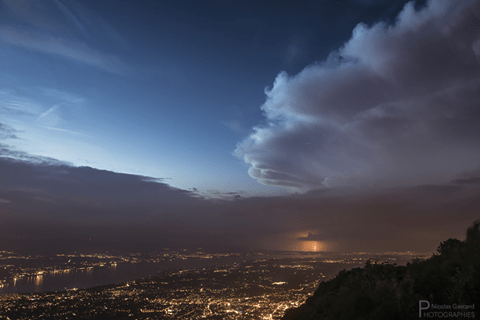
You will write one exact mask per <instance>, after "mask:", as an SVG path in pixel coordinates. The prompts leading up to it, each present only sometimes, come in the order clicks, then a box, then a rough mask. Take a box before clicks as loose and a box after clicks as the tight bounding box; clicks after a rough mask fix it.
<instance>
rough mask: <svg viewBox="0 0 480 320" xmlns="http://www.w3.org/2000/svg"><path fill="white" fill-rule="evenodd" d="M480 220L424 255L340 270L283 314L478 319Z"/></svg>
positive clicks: (298, 318) (289, 318)
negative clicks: (462, 235) (405, 261)
mask: <svg viewBox="0 0 480 320" xmlns="http://www.w3.org/2000/svg"><path fill="white" fill-rule="evenodd" d="M479 226H480V220H477V221H475V222H474V223H473V224H472V226H471V227H469V228H468V230H467V235H466V239H465V241H460V240H457V239H452V238H450V239H448V240H446V241H444V242H442V243H441V244H440V245H439V246H438V249H437V252H436V253H435V254H434V255H433V256H432V257H431V258H429V259H427V260H424V261H419V260H414V261H413V262H412V263H408V264H407V265H406V266H397V265H395V264H382V263H376V261H373V260H369V261H368V262H367V264H366V265H365V267H364V268H355V269H352V270H350V271H345V270H343V271H341V272H340V273H339V274H338V275H337V276H336V277H335V278H333V279H331V280H329V281H326V282H322V283H320V285H319V287H318V289H317V290H316V291H315V293H314V294H313V296H312V297H310V298H309V299H307V301H306V302H305V303H304V304H303V305H301V306H300V307H298V308H295V309H289V310H287V312H286V313H285V315H284V317H283V318H282V320H355V319H358V320H361V319H365V320H366V319H368V320H377V319H382V320H384V319H389V320H403V319H423V318H425V319H441V318H443V319H479V318H480V304H479V302H480V229H479ZM475 303H477V305H475Z"/></svg>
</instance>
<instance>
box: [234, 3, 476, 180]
mask: <svg viewBox="0 0 480 320" xmlns="http://www.w3.org/2000/svg"><path fill="white" fill-rule="evenodd" d="M478 16H480V6H479V5H478V2H476V1H463V2H461V3H452V2H451V1H446V0H432V1H430V2H429V3H428V5H427V6H426V7H425V8H423V9H422V10H420V11H416V10H415V9H414V5H413V2H411V3H408V4H407V5H406V6H405V7H404V9H403V10H402V12H401V13H400V14H399V15H398V17H397V20H396V22H395V24H393V25H387V24H385V23H378V24H375V25H373V26H371V27H368V26H366V25H364V24H358V25H357V27H356V28H355V29H354V30H353V33H352V37H351V38H350V40H349V41H347V42H346V43H345V44H344V45H343V46H342V47H341V48H340V49H339V50H337V51H335V52H332V53H331V54H330V56H329V58H328V59H327V60H326V61H324V62H322V63H317V64H314V65H311V66H309V67H307V68H305V69H304V70H303V71H302V72H300V73H299V74H298V75H296V76H289V75H287V73H285V72H282V73H280V74H279V75H278V76H277V78H276V80H275V83H274V85H273V87H272V88H271V89H267V90H266V91H265V93H266V95H267V100H266V102H265V103H264V104H263V106H262V107H261V109H262V110H263V111H264V114H265V116H266V118H267V125H265V126H258V127H255V128H254V130H255V132H254V133H253V134H251V135H250V136H249V137H247V138H246V139H244V140H243V141H241V142H239V143H238V144H237V148H236V150H235V152H234V154H235V155H236V156H237V157H240V158H242V159H243V160H244V161H245V162H246V163H248V164H250V165H251V167H250V169H249V171H248V173H249V175H250V176H251V177H253V178H255V179H257V181H258V182H260V183H262V184H266V185H277V186H289V187H298V188H302V189H311V188H318V187H335V186H369V185H370V186H373V185H378V186H381V185H383V186H413V185H417V184H428V183H439V182H442V181H448V180H450V179H453V177H454V176H455V175H456V174H458V173H460V172H462V171H465V170H469V169H472V168H475V167H477V166H478V160H477V159H478V158H479V157H480V132H479V131H478V122H479V121H480V112H479V110H480V108H479V106H480V32H479V31H478V30H476V29H475V28H473V27H472V26H471V21H472V19H474V18H475V17H478ZM453 163H455V166H453V165H452V164H453Z"/></svg>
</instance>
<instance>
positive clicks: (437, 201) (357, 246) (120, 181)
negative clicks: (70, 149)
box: [0, 152, 480, 253]
mask: <svg viewBox="0 0 480 320" xmlns="http://www.w3.org/2000/svg"><path fill="white" fill-rule="evenodd" d="M0 155H1V156H0V246H2V247H3V248H7V249H13V250H17V249H18V250H33V251H35V252H37V253H38V252H45V250H47V249H48V250H52V251H65V250H76V251H82V250H85V249H86V248H87V249H91V250H102V249H105V248H106V249H112V248H113V249H119V250H156V249H158V248H162V247H172V248H182V247H192V248H197V247H203V248H207V249H213V250H217V249H219V248H220V249H228V250H237V249H280V250H302V249H305V247H304V245H305V244H306V243H307V244H308V243H311V242H318V248H323V249H325V248H327V249H328V250H339V251H350V250H357V251H358V250H363V251H389V250H392V251H395V250H396V251H407V250H410V251H422V252H424V251H432V250H435V248H436V246H437V245H438V243H439V242H440V241H443V240H445V239H448V238H450V237H452V238H455V237H457V238H460V239H463V237H464V231H465V229H466V228H467V227H468V226H469V225H470V224H471V223H472V221H474V220H476V219H478V207H479V206H480V183H479V181H480V172H478V171H468V172H464V173H462V174H461V175H459V176H458V177H457V178H456V179H454V180H453V181H451V182H449V183H447V184H442V185H422V186H416V187H408V188H392V189H385V190H380V189H375V190H373V189H365V190H351V191H345V190H335V189H325V190H315V191H311V192H308V193H305V194H302V195H291V196H282V197H251V198H244V197H233V198H232V197H228V200H227V199H216V200H212V199H203V198H201V197H199V196H198V194H196V193H194V192H190V191H185V190H181V189H175V188H172V187H170V186H168V185H167V184H165V183H164V182H162V181H161V180H158V179H156V180H155V179H152V178H148V177H143V176H136V175H128V174H120V173H115V172H111V171H105V170H98V169H93V168H89V167H73V166H70V165H68V164H67V163H62V162H59V161H55V160H53V159H49V158H39V157H37V158H36V157H35V156H30V157H28V158H26V157H23V158H22V160H19V159H18V157H17V159H13V158H12V154H8V153H5V152H0ZM35 158H36V161H33V160H34V159H35ZM25 160H28V161H25ZM45 243H48V246H46V245H45Z"/></svg>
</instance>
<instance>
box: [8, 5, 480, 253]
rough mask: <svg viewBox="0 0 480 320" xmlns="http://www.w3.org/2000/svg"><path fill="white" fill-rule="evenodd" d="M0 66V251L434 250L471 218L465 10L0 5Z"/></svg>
mask: <svg viewBox="0 0 480 320" xmlns="http://www.w3.org/2000/svg"><path fill="white" fill-rule="evenodd" d="M0 49H1V50H0V250H1V248H2V247H5V248H13V249H25V248H27V247H28V248H33V247H35V245H36V247H35V248H38V250H42V246H45V243H48V245H49V247H51V248H53V249H52V250H54V249H55V248H57V249H58V250H61V249H62V250H66V249H72V248H74V249H78V250H82V249H85V248H89V249H92V250H93V249H95V248H107V247H108V248H110V247H116V248H120V247H121V248H132V249H136V248H157V247H166V246H172V247H173V246H178V247H181V246H195V247H196V246H199V247H212V248H213V247H217V248H219V247H222V248H226V249H231V250H234V249H235V250H236V249H242V248H243V249H248V248H258V249H282V250H307V251H308V250H313V249H314V248H316V250H318V251H322V250H328V251H336V250H340V251H346V250H347V251H348V250H356V251H380V250H387V251H407V250H410V251H433V250H435V249H436V247H437V245H438V243H439V242H440V241H443V240H446V239H448V238H459V239H462V240H463V239H464V232H465V230H466V228H467V227H468V226H469V225H470V224H471V223H472V222H473V221H474V220H475V219H478V218H480V210H479V208H480V3H479V1H478V0H461V1H460V0H430V1H411V2H406V1H396V0H395V1H393V0H392V1H390V0H317V1H235V0H224V1H173V0H172V1H170V0H165V1H147V0H138V1H120V0H115V1H113V0H105V1H60V0H52V1H36V0H25V1H22V0H4V1H2V2H0ZM43 248H45V247H43Z"/></svg>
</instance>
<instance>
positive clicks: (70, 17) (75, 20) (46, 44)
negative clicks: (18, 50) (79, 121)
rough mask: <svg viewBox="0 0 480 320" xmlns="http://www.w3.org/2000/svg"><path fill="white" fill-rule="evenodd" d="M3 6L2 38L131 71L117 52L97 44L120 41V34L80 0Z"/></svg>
mask: <svg viewBox="0 0 480 320" xmlns="http://www.w3.org/2000/svg"><path fill="white" fill-rule="evenodd" d="M3 5H4V6H3V9H2V12H1V14H2V16H3V19H2V21H3V22H2V23H0V39H1V40H3V41H5V42H7V43H10V44H12V45H15V46H19V47H23V48H26V49H29V50H34V51H38V52H42V53H46V54H53V55H57V56H61V57H64V58H67V59H72V60H75V61H78V62H80V63H84V64H87V65H91V66H94V67H98V68H101V69H104V70H106V71H108V72H111V73H116V74H125V73H127V72H130V71H131V68H130V67H129V66H128V65H126V64H125V63H124V62H123V61H122V60H121V59H120V58H119V57H118V56H117V55H115V54H113V53H109V52H105V50H104V49H101V48H100V46H99V45H98V41H99V39H100V40H102V41H103V42H105V41H106V42H111V41H112V39H113V40H114V41H117V42H118V39H120V36H119V35H118V33H117V32H116V31H115V30H114V28H113V27H111V26H109V25H108V24H107V23H106V22H105V21H103V19H102V18H101V17H100V16H98V14H95V13H93V12H90V11H88V10H87V9H86V8H85V7H83V6H82V5H81V4H80V3H77V2H70V1H60V0H57V1H40V0H32V1H11V0H6V1H4V2H3ZM82 20H84V21H82ZM112 35H114V37H112Z"/></svg>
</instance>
